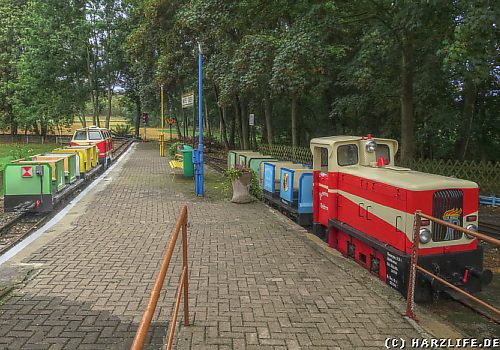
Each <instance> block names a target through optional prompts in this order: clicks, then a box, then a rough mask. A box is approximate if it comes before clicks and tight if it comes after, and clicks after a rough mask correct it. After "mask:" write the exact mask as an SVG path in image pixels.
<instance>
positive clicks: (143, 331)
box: [130, 206, 189, 350]
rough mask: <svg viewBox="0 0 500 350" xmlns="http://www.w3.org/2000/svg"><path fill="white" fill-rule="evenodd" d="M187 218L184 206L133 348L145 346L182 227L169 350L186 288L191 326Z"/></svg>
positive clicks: (186, 313) (186, 321)
mask: <svg viewBox="0 0 500 350" xmlns="http://www.w3.org/2000/svg"><path fill="white" fill-rule="evenodd" d="M187 220H188V212H187V206H184V207H182V209H181V212H180V215H179V218H178V219H177V222H176V224H175V227H174V229H173V230H172V238H171V239H170V243H169V244H168V248H167V251H166V253H165V257H164V258H163V261H162V264H161V267H160V272H159V273H158V276H157V277H156V281H155V285H154V287H153V290H152V291H151V297H150V298H149V302H148V306H147V307H146V310H145V311H144V314H143V316H142V320H141V323H140V325H139V328H138V329H137V332H136V334H135V337H134V342H133V343H132V346H131V348H130V349H131V350H141V349H142V348H143V346H144V341H145V339H146V335H147V334H148V330H149V326H150V325H151V319H152V318H153V314H154V312H155V309H156V304H157V303H158V298H159V296H160V291H161V288H162V286H163V282H164V281H165V276H166V274H167V270H168V266H169V264H170V260H171V258H172V254H173V252H174V248H175V243H176V242H177V237H178V236H179V231H180V230H181V229H182V265H183V269H182V274H181V278H180V281H179V288H178V289H177V297H176V300H175V307H174V313H173V315H172V321H171V322H170V332H169V337H168V343H167V346H166V349H167V350H170V349H171V348H172V344H173V341H174V331H175V326H176V323H177V314H178V313H179V306H180V302H181V292H182V291H183V290H184V326H189V298H188V293H189V288H188V276H189V274H188V259H187Z"/></svg>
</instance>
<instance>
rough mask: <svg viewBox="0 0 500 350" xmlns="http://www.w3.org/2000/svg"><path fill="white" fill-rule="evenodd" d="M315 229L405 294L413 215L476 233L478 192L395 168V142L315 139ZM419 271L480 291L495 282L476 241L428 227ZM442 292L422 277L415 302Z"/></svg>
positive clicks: (460, 183) (467, 185) (468, 184)
mask: <svg viewBox="0 0 500 350" xmlns="http://www.w3.org/2000/svg"><path fill="white" fill-rule="evenodd" d="M310 147H311V151H312V154H313V230H314V231H315V233H316V234H318V235H320V236H323V237H324V238H325V239H326V240H327V242H328V244H329V246H330V247H332V248H336V249H338V250H339V251H340V252H342V253H343V254H344V255H346V256H349V257H352V258H353V259H355V260H356V261H357V262H358V263H359V264H361V265H362V266H364V267H365V268H367V269H369V270H370V271H371V272H372V273H373V274H376V275H378V276H379V277H380V278H381V279H382V280H383V281H385V282H386V283H387V284H389V285H390V286H392V287H394V288H395V289H397V290H399V291H400V292H401V293H403V294H406V289H407V284H408V274H409V265H410V254H411V247H412V236H413V225H414V219H415V216H414V213H415V211H416V210H421V211H422V212H423V213H425V214H428V215H431V216H433V217H436V218H439V219H442V220H444V221H447V222H450V223H453V224H456V225H459V226H462V227H465V228H468V229H471V230H477V225H478V186H477V184H476V183H474V182H471V181H466V180H460V179H455V178H450V177H444V176H439V175H433V174H426V173H421V172H417V171H412V170H410V169H407V168H401V167H397V166H395V165H394V156H395V154H396V152H397V150H398V143H397V141H395V140H390V139H380V138H372V137H371V135H368V137H355V136H333V137H321V138H315V139H312V140H311V144H310ZM419 265H421V266H422V267H424V268H425V269H428V270H430V271H431V272H433V273H435V274H436V275H439V276H440V277H442V278H444V279H446V280H447V281H449V282H451V283H453V284H455V285H457V286H460V287H462V288H464V289H466V290H467V291H469V292H478V291H480V290H481V287H482V286H483V285H485V284H487V283H489V282H490V281H491V276H492V275H491V271H489V270H484V269H483V251H482V248H481V247H480V246H478V243H477V239H475V238H474V237H469V236H467V235H464V234H462V233H461V232H456V231H454V230H453V229H449V228H447V227H444V226H440V225H438V224H435V223H431V222H430V221H425V220H424V221H423V222H422V226H421V230H420V248H419ZM442 289H443V286H442V285H440V284H439V283H437V282H436V281H432V280H430V279H429V278H428V277H425V276H424V275H421V274H417V279H416V288H415V300H416V301H424V300H430V299H431V298H432V297H433V293H435V292H439V291H441V290H442Z"/></svg>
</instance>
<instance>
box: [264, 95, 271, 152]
mask: <svg viewBox="0 0 500 350" xmlns="http://www.w3.org/2000/svg"><path fill="white" fill-rule="evenodd" d="M264 116H265V118H266V135H267V143H268V144H269V145H272V144H273V125H272V107H271V101H269V97H268V96H266V97H264Z"/></svg>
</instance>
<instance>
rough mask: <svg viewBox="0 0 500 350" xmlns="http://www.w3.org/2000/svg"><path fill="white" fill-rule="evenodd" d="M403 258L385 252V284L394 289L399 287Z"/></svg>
mask: <svg viewBox="0 0 500 350" xmlns="http://www.w3.org/2000/svg"><path fill="white" fill-rule="evenodd" d="M402 263H403V259H402V258H401V257H400V256H397V255H394V254H391V253H389V252H387V255H386V258H385V265H386V280H387V284H389V285H390V286H392V287H393V288H395V289H398V290H399V289H401V288H402V286H401V284H400V281H401V276H400V271H402V269H403V268H402Z"/></svg>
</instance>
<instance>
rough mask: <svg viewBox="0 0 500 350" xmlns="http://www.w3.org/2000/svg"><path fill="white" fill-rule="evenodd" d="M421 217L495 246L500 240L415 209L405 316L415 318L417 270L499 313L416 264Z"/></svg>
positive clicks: (498, 312)
mask: <svg viewBox="0 0 500 350" xmlns="http://www.w3.org/2000/svg"><path fill="white" fill-rule="evenodd" d="M422 218H425V219H427V220H430V221H433V222H435V223H437V224H440V225H443V226H446V227H449V228H452V229H454V230H457V231H460V232H462V233H465V234H468V235H470V236H474V237H476V238H478V239H480V240H483V241H485V242H488V243H490V244H493V245H496V246H497V247H498V246H500V240H498V239H495V238H493V237H490V236H487V235H484V234H482V233H479V232H476V231H471V230H468V229H466V228H463V227H461V226H457V225H454V224H451V223H449V222H446V221H444V220H441V219H438V218H435V217H433V216H430V215H427V214H424V213H422V212H421V211H420V210H417V211H416V212H415V226H414V230H413V242H412V254H411V261H410V276H409V281H408V293H407V296H406V316H408V317H409V318H411V319H413V320H416V316H415V308H414V306H415V303H414V300H413V296H414V292H415V277H416V273H417V270H418V271H420V272H422V273H424V274H427V275H429V276H431V277H432V278H434V279H435V280H436V281H438V282H440V283H442V284H444V285H445V286H447V287H449V288H451V289H453V290H455V291H457V292H459V293H461V294H462V295H465V296H466V297H468V298H470V299H472V300H474V301H475V302H477V303H478V304H480V305H482V306H484V307H485V308H487V309H488V310H490V311H493V312H495V313H497V314H499V315H500V310H499V309H497V308H496V307H494V306H493V305H490V304H488V303H486V302H485V301H483V300H481V299H478V298H476V297H475V296H473V295H471V294H470V293H467V292H466V291H464V290H463V289H460V288H458V287H457V286H455V285H453V284H451V283H450V282H448V281H446V280H444V279H442V278H441V277H439V276H436V275H435V274H433V273H432V272H430V271H428V270H426V269H424V268H423V267H421V266H418V265H417V264H418V248H419V243H420V239H419V232H420V226H421V220H422Z"/></svg>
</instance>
